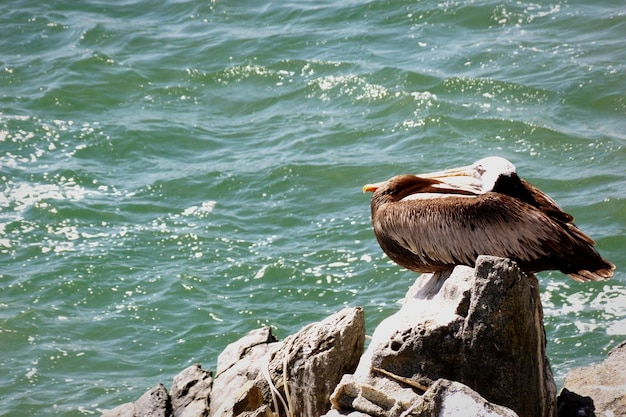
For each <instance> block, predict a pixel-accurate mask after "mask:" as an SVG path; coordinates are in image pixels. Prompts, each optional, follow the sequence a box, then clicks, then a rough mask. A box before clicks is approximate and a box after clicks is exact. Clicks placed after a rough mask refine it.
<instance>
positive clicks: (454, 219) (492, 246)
mask: <svg viewBox="0 0 626 417" xmlns="http://www.w3.org/2000/svg"><path fill="white" fill-rule="evenodd" d="M507 164H508V165H507ZM503 167H505V168H503ZM462 177H465V178H462ZM444 179H448V181H445V180H444ZM363 190H364V191H372V192H373V193H374V194H373V196H372V202H371V212H372V224H373V226H374V233H375V235H376V239H377V240H378V243H379V244H380V247H381V248H382V249H383V251H384V252H385V253H386V254H387V255H388V256H389V257H390V258H391V259H392V260H393V261H394V262H396V263H397V264H399V265H401V266H403V267H405V268H407V269H410V270H413V271H416V272H437V271H443V270H448V269H451V268H453V267H454V266H455V265H469V266H474V263H475V261H476V258H477V257H478V256H479V255H494V256H499V257H503V258H510V259H513V260H515V261H516V262H517V263H518V265H519V266H520V268H521V269H522V270H523V271H525V272H527V273H535V272H539V271H544V270H559V271H561V272H563V273H565V274H568V275H569V276H570V277H571V278H572V279H574V280H576V281H596V280H604V279H608V278H610V277H611V276H612V275H613V272H612V271H613V270H614V269H615V265H613V264H612V263H611V262H609V261H607V260H605V259H603V258H602V257H601V256H600V254H599V253H598V252H597V251H596V249H595V248H594V245H595V242H594V241H593V240H592V239H591V238H590V237H589V236H587V235H585V234H584V233H583V232H582V231H580V229H578V227H576V226H575V225H574V224H573V223H572V221H573V218H572V216H571V215H569V214H567V213H565V212H564V211H563V210H562V209H561V208H560V207H559V206H558V205H557V204H556V203H555V202H554V200H552V199H551V198H550V197H549V196H547V195H546V194H544V193H543V192H541V191H540V190H539V189H537V188H536V187H534V186H532V185H531V184H529V183H528V182H526V181H524V180H522V179H520V178H519V177H518V176H517V173H516V172H515V167H513V165H512V164H511V163H510V162H508V161H507V160H505V159H502V158H494V157H492V158H486V159H484V160H481V161H478V162H477V163H475V164H474V165H472V166H470V167H463V168H458V169H454V170H449V171H443V172H439V173H432V174H424V175H423V176H415V175H400V176H397V177H393V178H391V179H389V180H387V181H385V182H383V183H379V184H369V185H366V186H365V187H363Z"/></svg>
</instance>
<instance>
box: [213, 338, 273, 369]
mask: <svg viewBox="0 0 626 417" xmlns="http://www.w3.org/2000/svg"><path fill="white" fill-rule="evenodd" d="M277 341H278V339H276V337H275V336H274V335H273V334H272V329H271V327H269V326H266V327H261V328H260V329H255V330H251V331H249V332H248V334H246V335H245V336H244V337H242V338H241V339H239V340H237V341H236V342H233V343H231V344H229V345H228V346H226V349H224V351H223V352H222V353H220V355H219V356H218V357H217V369H216V370H215V373H216V377H217V376H219V374H221V373H222V372H224V371H225V370H227V369H228V368H230V367H231V366H233V365H234V364H236V363H237V362H239V361H240V360H241V359H242V358H243V357H244V356H246V355H247V354H248V351H249V350H250V349H252V348H253V347H255V346H259V345H261V346H266V345H268V344H269V343H274V342H277Z"/></svg>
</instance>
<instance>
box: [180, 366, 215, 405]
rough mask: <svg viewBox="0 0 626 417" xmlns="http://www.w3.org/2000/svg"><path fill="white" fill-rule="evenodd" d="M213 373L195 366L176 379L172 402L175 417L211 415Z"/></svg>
mask: <svg viewBox="0 0 626 417" xmlns="http://www.w3.org/2000/svg"><path fill="white" fill-rule="evenodd" d="M212 384H213V379H212V378H211V372H209V371H205V370H203V369H202V368H201V367H200V365H198V364H194V365H191V366H190V367H188V368H187V369H185V370H184V371H182V372H181V373H179V374H178V375H176V376H175V377H174V382H173V383H172V388H171V389H170V393H171V402H172V411H173V414H174V416H175V417H206V416H208V415H209V395H210V394H211V388H212Z"/></svg>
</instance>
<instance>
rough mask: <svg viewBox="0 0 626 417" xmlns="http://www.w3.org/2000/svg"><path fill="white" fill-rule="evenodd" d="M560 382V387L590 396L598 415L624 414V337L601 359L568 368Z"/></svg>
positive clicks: (625, 382) (625, 363)
mask: <svg viewBox="0 0 626 417" xmlns="http://www.w3.org/2000/svg"><path fill="white" fill-rule="evenodd" d="M563 386H564V390H563V391H565V389H567V390H568V391H571V392H574V393H576V394H578V395H580V396H587V397H590V398H592V399H593V405H595V414H596V415H597V416H607V417H610V416H626V341H624V342H622V343H620V344H619V345H618V346H616V347H614V348H613V349H612V350H611V351H610V352H609V354H608V356H607V358H606V360H605V361H604V362H602V363H600V364H597V365H592V366H588V367H585V368H578V369H573V370H571V371H570V372H569V373H568V374H567V375H566V377H565V382H564V383H563ZM561 395H562V394H561ZM559 416H560V414H559Z"/></svg>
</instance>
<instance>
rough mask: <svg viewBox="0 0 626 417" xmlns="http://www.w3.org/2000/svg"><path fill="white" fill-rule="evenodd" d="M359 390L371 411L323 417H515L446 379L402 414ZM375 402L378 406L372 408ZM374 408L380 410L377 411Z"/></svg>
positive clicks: (390, 402)
mask: <svg viewBox="0 0 626 417" xmlns="http://www.w3.org/2000/svg"><path fill="white" fill-rule="evenodd" d="M360 389H361V392H362V394H363V398H368V399H369V400H370V401H372V400H373V402H372V403H370V407H371V408H370V410H369V413H368V414H365V413H361V412H358V411H353V412H351V413H349V414H342V413H341V412H339V411H337V410H331V411H330V412H328V413H327V414H325V415H324V416H323V417H339V416H352V417H371V416H379V415H380V416H386V415H389V411H392V412H393V413H394V414H396V413H401V414H399V415H402V416H403V417H409V416H410V417H461V416H471V417H518V415H517V414H516V413H515V412H514V411H512V410H510V409H508V408H506V407H502V406H499V405H496V404H492V403H490V402H488V401H487V400H485V399H484V398H483V397H481V396H480V395H479V394H478V393H477V392H476V391H474V390H472V389H471V388H469V387H468V386H467V385H464V384H461V383H460V382H453V381H448V380H447V379H438V380H437V381H435V382H434V383H433V384H432V385H431V386H430V388H428V390H427V391H426V392H425V393H424V394H423V395H422V396H417V397H415V400H414V402H413V403H411V404H405V406H406V409H405V410H401V409H399V408H397V409H395V410H393V407H394V405H397V403H396V402H395V401H394V400H393V399H391V398H387V401H386V406H387V407H388V408H387V409H386V410H385V409H384V408H385V399H384V398H382V397H380V394H381V393H380V392H378V393H377V392H376V391H368V390H367V388H366V387H364V386H361V387H360ZM363 398H361V400H362V399H363ZM381 400H382V402H381ZM374 402H376V403H377V404H374ZM375 407H380V408H379V409H378V410H376V409H375ZM396 415H398V414H396Z"/></svg>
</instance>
